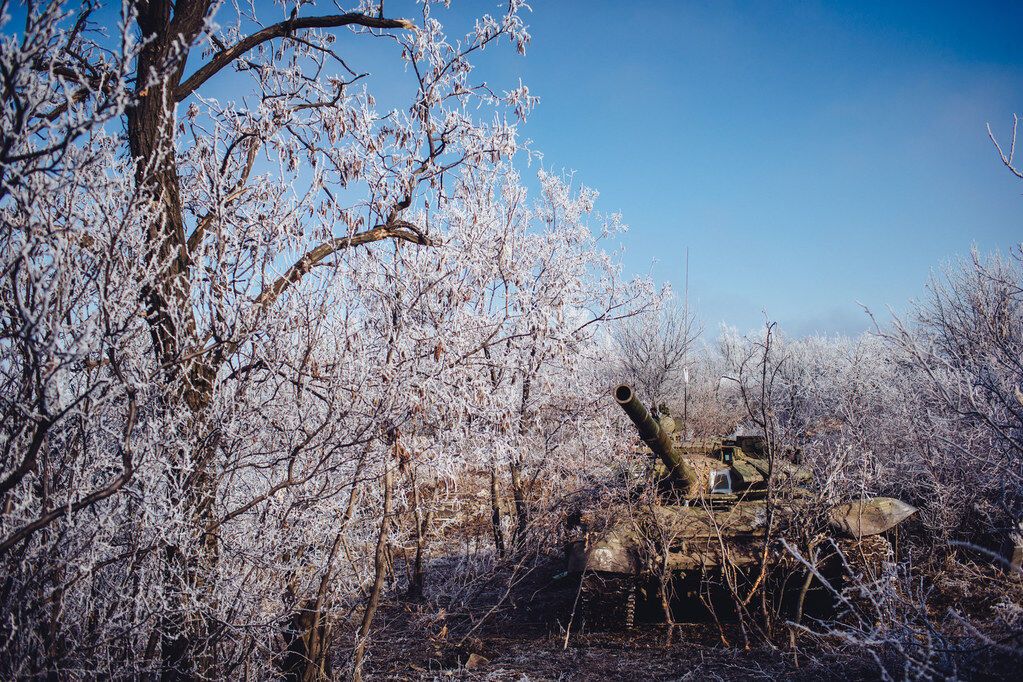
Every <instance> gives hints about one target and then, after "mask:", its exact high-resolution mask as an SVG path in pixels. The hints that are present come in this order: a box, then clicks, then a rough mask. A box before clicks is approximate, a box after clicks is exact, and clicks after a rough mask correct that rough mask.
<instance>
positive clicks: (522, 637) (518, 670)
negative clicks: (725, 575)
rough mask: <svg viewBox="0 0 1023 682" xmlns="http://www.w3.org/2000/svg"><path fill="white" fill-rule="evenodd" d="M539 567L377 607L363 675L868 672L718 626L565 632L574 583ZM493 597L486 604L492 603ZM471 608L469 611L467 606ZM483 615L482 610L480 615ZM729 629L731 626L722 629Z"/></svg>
mask: <svg viewBox="0 0 1023 682" xmlns="http://www.w3.org/2000/svg"><path fill="white" fill-rule="evenodd" d="M549 578H550V574H549V573H545V572H544V571H543V570H539V571H537V572H536V574H535V575H534V576H533V577H531V578H530V579H529V580H525V581H523V582H522V583H521V584H520V585H519V586H518V587H517V589H516V590H514V591H513V593H512V594H511V595H506V596H507V597H508V598H506V599H501V598H500V596H499V594H500V593H499V591H498V592H493V593H489V594H488V593H482V594H481V595H480V598H479V599H478V601H477V602H476V603H475V604H474V606H473V608H471V609H469V610H461V611H459V612H458V613H455V614H451V613H446V612H445V611H443V610H437V609H436V607H426V606H425V605H422V604H417V603H391V604H390V605H388V606H387V607H385V608H383V609H382V610H381V613H380V614H379V616H378V621H377V625H376V626H375V627H374V630H375V633H374V635H373V641H372V645H371V651H372V653H371V658H370V660H368V661H367V666H366V673H367V674H368V676H369V678H370V679H374V680H434V679H457V680H579V681H583V682H590V681H593V682H596V681H598V680H631V681H640V680H688V679H699V680H764V679H771V680H773V679H795V680H801V679H803V680H816V681H819V680H829V679H836V680H839V679H840V680H857V679H862V680H869V679H876V677H877V675H878V670H877V668H876V667H874V666H873V665H872V664H871V663H869V662H866V661H863V660H857V659H855V658H854V657H849V658H847V659H844V660H842V661H838V660H837V659H836V658H835V655H834V654H829V655H827V656H817V657H815V659H814V660H811V658H810V657H808V656H807V655H806V653H807V652H806V650H805V649H804V651H803V653H802V654H801V655H800V656H794V655H793V654H792V653H791V652H790V651H783V650H779V649H772V648H770V647H768V646H759V647H751V648H749V649H746V648H744V647H743V646H742V642H743V637H742V633H741V631H739V630H738V628H737V626H734V625H733V626H728V625H726V626H725V628H726V629H725V632H724V634H725V636H726V637H727V638H728V639H729V640H730V642H731V646H725V644H724V643H723V642H722V638H721V633H720V632H719V631H718V629H717V627H716V626H715V625H713V624H712V623H686V624H680V625H674V626H667V625H664V624H659V623H642V624H637V625H636V626H635V627H633V628H631V629H628V630H624V629H621V630H617V631H604V632H586V631H583V632H581V633H576V632H572V634H571V635H570V636H569V637H568V638H567V641H566V638H565V634H564V630H563V629H561V628H560V627H559V626H558V624H557V623H556V622H555V623H554V624H553V625H552V618H551V615H552V613H565V612H566V611H565V600H566V599H571V597H572V596H573V595H574V593H575V590H574V589H573V588H569V589H567V590H566V589H564V588H562V589H553V588H551V587H550V580H549ZM495 605H496V608H495ZM470 611H471V612H470ZM484 615H486V617H484ZM729 628H731V629H729Z"/></svg>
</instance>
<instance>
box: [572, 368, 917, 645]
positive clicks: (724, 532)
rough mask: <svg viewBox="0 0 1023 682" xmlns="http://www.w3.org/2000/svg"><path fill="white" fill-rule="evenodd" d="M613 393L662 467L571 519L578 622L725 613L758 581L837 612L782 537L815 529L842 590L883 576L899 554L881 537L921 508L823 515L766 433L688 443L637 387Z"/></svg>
mask: <svg viewBox="0 0 1023 682" xmlns="http://www.w3.org/2000/svg"><path fill="white" fill-rule="evenodd" d="M614 398H615V401H616V402H617V403H618V404H619V405H620V406H621V407H622V409H623V410H625V413H626V414H627V415H628V416H629V418H630V419H631V420H632V422H633V423H634V424H635V425H636V428H637V429H638V431H639V435H640V437H641V438H642V440H643V442H644V443H645V444H646V446H647V447H648V448H649V450H650V451H651V454H652V455H656V460H655V463H654V466H653V467H651V469H652V470H651V471H650V474H649V475H648V476H647V478H646V481H647V484H646V485H645V486H643V485H640V486H636V489H635V490H630V491H629V494H628V495H626V496H625V497H626V498H627V499H625V500H624V501H620V502H615V503H613V504H611V505H607V504H596V505H594V508H591V509H586V508H579V509H576V510H575V511H574V512H573V513H572V514H571V515H570V517H569V523H568V532H569V536H568V537H569V541H568V544H567V572H566V573H567V576H569V577H573V578H576V579H578V580H579V581H580V582H579V584H578V585H579V587H578V592H577V598H576V599H575V600H574V601H573V608H572V614H571V616H570V618H572V619H573V620H575V621H576V622H577V623H578V622H583V623H588V624H589V626H590V627H598V626H600V627H608V626H612V627H613V626H622V625H624V626H631V625H632V623H633V621H634V619H635V616H636V612H637V607H639V608H641V609H642V610H643V612H644V613H652V614H655V615H654V617H658V616H657V614H660V617H663V616H664V614H665V611H666V610H668V609H670V610H671V613H672V615H674V616H678V614H676V608H675V607H673V606H672V605H671V604H672V603H678V602H679V601H681V602H682V603H683V604H684V606H683V611H685V609H690V610H692V611H694V612H700V611H702V612H704V613H706V612H708V611H714V617H720V616H722V615H723V614H727V612H729V611H734V609H733V607H734V601H735V598H736V597H737V596H738V595H739V594H740V593H744V594H748V593H749V592H750V590H751V589H752V588H753V586H754V585H756V583H757V582H759V581H764V583H763V589H770V590H777V591H780V592H783V593H785V594H776V595H772V596H773V598H774V603H776V604H778V605H779V606H780V607H781V606H783V604H784V603H786V601H787V602H789V603H790V604H791V606H790V607H789V608H792V609H797V610H798V612H799V613H800V614H801V613H803V612H804V609H805V608H806V607H807V599H806V597H807V594H808V593H810V594H811V595H813V594H816V595H817V597H818V599H817V600H816V602H817V603H819V602H821V601H824V602H827V603H828V604H830V606H827V607H824V608H833V606H834V605H833V603H832V601H831V599H830V597H828V595H833V593H831V592H830V591H828V590H824V589H822V586H821V585H819V584H817V585H815V586H812V585H811V584H812V583H815V582H818V581H816V580H815V579H813V574H812V573H811V572H810V571H808V570H807V569H806V566H805V565H803V564H802V562H800V561H797V560H796V559H795V558H794V557H793V555H792V553H791V552H789V551H788V550H787V549H786V547H785V541H791V543H792V545H793V546H795V545H797V543H798V541H797V536H799V537H803V538H804V539H805V538H806V537H807V536H808V535H811V534H810V533H809V532H808V530H810V529H819V532H817V533H816V539H815V540H812V542H813V543H814V551H812V552H810V551H807V549H808V548H807V547H806V546H804V547H801V548H800V551H801V552H806V555H807V556H811V555H812V556H814V557H816V564H815V570H816V571H817V573H818V574H819V575H824V576H831V577H833V578H834V579H835V581H836V583H840V582H841V580H842V578H843V576H846V577H847V576H848V575H850V574H852V573H860V574H862V573H874V572H877V569H878V568H879V566H880V562H881V561H883V559H884V558H885V557H886V556H887V555H888V554H889V553H890V551H891V545H890V544H889V542H888V540H887V539H886V538H885V537H884V535H883V534H884V533H885V532H886V531H889V530H891V529H892V528H894V527H895V526H896V525H897V524H899V523H901V522H902V521H904V520H905V519H907V518H908V517H909V516H911V515H912V514H914V513H915V512H916V509H915V508H913V507H911V506H910V505H908V504H905V503H903V502H901V501H899V500H896V499H893V498H886V497H876V498H871V499H866V500H853V501H850V502H848V503H845V504H842V505H838V506H835V507H832V508H830V509H826V510H821V509H820V507H819V505H814V504H813V501H812V494H811V492H810V490H809V488H808V487H807V484H808V483H809V482H810V481H811V474H810V472H809V471H808V470H806V469H804V468H802V467H800V466H798V465H796V464H794V463H792V462H790V461H788V459H786V458H785V457H782V456H780V455H775V456H772V453H771V452H770V451H769V448H768V446H767V443H766V442H765V440H764V438H762V437H759V436H746V437H736V438H732V439H723V438H721V439H710V440H701V441H688V442H683V441H682V440H681V438H680V434H677V433H675V432H674V422H673V420H672V419H671V418H670V417H666V416H665V417H660V418H656V417H655V416H654V415H652V414H651V413H650V412H649V411H648V410H647V409H646V408H645V407H644V406H643V404H642V403H641V402H640V401H639V399H638V398H637V397H636V395H635V393H634V392H633V390H632V388H631V387H629V386H627V385H622V386H618V387H617V388H616V389H615V391H614ZM644 490H645V492H644ZM769 525H770V528H771V533H770V534H769V535H770V540H769V541H768V542H766V543H765V538H767V537H768V533H767V532H766V531H767V528H768V526H769ZM804 544H805V543H804ZM818 550H819V551H818ZM829 582H831V581H830V580H829ZM786 595H788V596H786ZM821 595H824V598H823V599H822V598H821ZM810 601H811V602H813V601H814V600H812V599H811V600H810ZM729 602H732V603H729ZM683 617H684V616H683Z"/></svg>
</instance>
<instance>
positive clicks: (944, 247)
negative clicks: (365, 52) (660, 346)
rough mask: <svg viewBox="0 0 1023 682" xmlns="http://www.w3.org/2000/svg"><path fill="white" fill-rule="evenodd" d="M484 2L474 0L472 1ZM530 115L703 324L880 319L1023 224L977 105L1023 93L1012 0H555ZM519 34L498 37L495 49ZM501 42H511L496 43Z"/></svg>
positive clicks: (543, 23) (539, 30)
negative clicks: (934, 277)
mask: <svg viewBox="0 0 1023 682" xmlns="http://www.w3.org/2000/svg"><path fill="white" fill-rule="evenodd" d="M470 4H475V3H470ZM533 9H534V11H533V13H532V15H531V17H530V19H529V24H530V27H531V33H532V35H533V44H532V46H531V47H530V49H529V52H528V54H527V56H526V57H525V58H524V59H521V58H519V59H515V58H513V57H506V58H507V61H508V68H509V69H510V70H511V71H514V72H516V73H521V75H522V78H523V80H524V82H525V83H526V84H527V85H529V86H530V88H531V90H532V91H533V92H534V93H535V94H536V95H538V96H540V97H541V104H540V106H539V107H538V108H537V110H536V111H535V112H534V114H533V115H532V116H531V118H530V120H529V121H528V122H527V124H526V125H525V126H524V128H523V133H524V134H525V136H527V137H529V138H531V139H532V140H533V141H534V146H535V147H536V148H537V149H539V150H542V151H543V152H544V154H545V159H544V165H545V166H547V167H549V168H554V169H560V168H565V169H569V170H574V171H576V177H577V178H578V179H579V180H580V182H584V183H586V184H588V185H590V186H593V187H595V188H597V189H598V190H600V192H601V198H600V202H599V204H598V205H599V207H600V208H601V209H602V210H605V211H621V212H622V213H623V215H624V218H625V220H626V222H627V223H628V224H629V225H630V226H631V230H630V232H629V234H628V235H626V237H625V238H624V245H625V248H626V254H625V265H626V268H627V270H628V271H630V272H634V273H650V274H652V275H653V276H654V278H655V279H657V280H658V281H670V282H671V283H672V285H673V286H674V287H675V288H676V291H678V292H679V293H681V287H682V282H683V275H682V262H683V254H684V251H685V249H686V247H688V248H689V252H690V256H689V260H690V298H691V300H692V301H693V302H694V303H695V304H696V306H697V308H698V312H699V314H700V316H701V317H702V318H703V320H704V321H705V323H706V326H707V329H708V332H710V333H711V335H713V334H714V330H715V328H716V326H717V325H718V324H719V323H721V322H726V323H729V324H733V325H736V326H737V327H739V329H740V330H747V329H750V328H753V327H755V326H757V325H759V324H760V323H762V321H763V319H764V318H763V314H764V313H765V312H766V314H767V315H768V316H770V318H771V319H773V320H777V321H779V322H780V323H781V326H782V328H783V329H785V330H786V331H787V332H788V333H790V334H793V335H802V334H808V333H814V332H821V333H855V332H858V331H860V330H863V329H865V328H867V327H868V326H869V320H868V318H867V317H866V315H865V314H864V313H863V312H862V309H861V308H860V307H859V306H858V305H857V302H859V303H862V304H864V305H867V306H869V307H870V308H871V309H872V310H874V311H876V312H879V313H882V314H885V315H886V307H887V306H889V305H891V306H895V307H896V308H902V307H904V306H905V304H906V301H908V300H909V299H910V298H912V297H917V296H919V295H921V294H922V292H923V291H924V287H925V284H926V282H927V279H928V277H929V274H930V273H931V271H932V270H935V269H937V268H940V267H941V265H942V264H943V263H946V262H948V261H949V260H951V259H953V258H955V257H957V256H964V255H967V254H968V253H969V250H970V248H971V245H976V246H977V247H978V248H979V249H981V250H983V251H990V250H994V249H1001V250H1003V251H1004V250H1006V249H1008V248H1010V247H1011V246H1012V245H1013V244H1015V243H1018V242H1019V241H1020V240H1023V229H1021V221H1020V215H1021V214H1020V209H1021V208H1023V183H1021V182H1019V181H1018V180H1015V179H1014V178H1013V177H1012V176H1011V175H1010V174H1009V173H1008V171H1007V170H1006V169H1005V168H1004V167H1002V166H1001V164H1000V161H999V159H998V156H997V154H996V152H995V150H994V148H993V146H992V145H991V143H990V141H989V140H988V139H987V132H986V130H985V124H986V123H988V122H990V123H991V124H992V127H993V129H994V130H995V132H996V134H1000V135H1002V136H1006V137H1007V136H1008V135H1009V132H1010V130H1011V122H1012V114H1013V113H1014V112H1015V113H1023V3H1021V2H1011V3H1010V2H1005V3H995V2H926V3H924V2H920V3H907V2H860V1H857V2H846V3H837V2H830V3H823V2H773V3H767V2H758V3H741V2H720V1H715V2H701V3H697V2H641V1H637V2H599V1H593V2H565V1H560V2H550V1H547V2H544V1H542V0H537V1H536V2H535V3H534V5H533ZM503 52H504V53H505V55H507V51H503ZM504 60H505V57H502V62H503V61H504Z"/></svg>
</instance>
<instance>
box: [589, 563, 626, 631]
mask: <svg viewBox="0 0 1023 682" xmlns="http://www.w3.org/2000/svg"><path fill="white" fill-rule="evenodd" d="M636 590H637V583H636V577H635V576H632V575H625V574H615V573H592V572H591V573H586V574H585V575H583V577H582V583H581V584H580V586H579V600H578V603H577V604H576V612H575V621H576V622H577V623H579V624H580V627H581V628H584V629H587V630H620V629H625V628H631V627H632V626H633V625H634V624H635V620H636Z"/></svg>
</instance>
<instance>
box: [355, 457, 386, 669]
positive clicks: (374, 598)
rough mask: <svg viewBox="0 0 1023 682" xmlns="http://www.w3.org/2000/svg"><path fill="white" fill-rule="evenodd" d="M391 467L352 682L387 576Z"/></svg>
mask: <svg viewBox="0 0 1023 682" xmlns="http://www.w3.org/2000/svg"><path fill="white" fill-rule="evenodd" d="M391 486H392V477H391V465H390V463H389V462H385V463H384V511H383V514H382V515H381V517H380V535H378V536H377V548H376V557H375V559H374V562H373V572H374V578H373V589H372V590H371V591H370V594H369V601H368V602H367V603H366V610H365V611H364V612H363V614H362V625H360V626H359V635H358V639H357V640H356V644H355V655H354V656H353V658H352V682H362V660H363V658H364V657H365V654H366V642H367V639H368V637H369V629H370V626H372V625H373V617H374V616H375V615H376V612H377V607H378V606H379V605H380V594H381V592H382V591H383V589H384V578H385V577H386V574H387V532H388V527H389V526H390V521H391Z"/></svg>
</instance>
